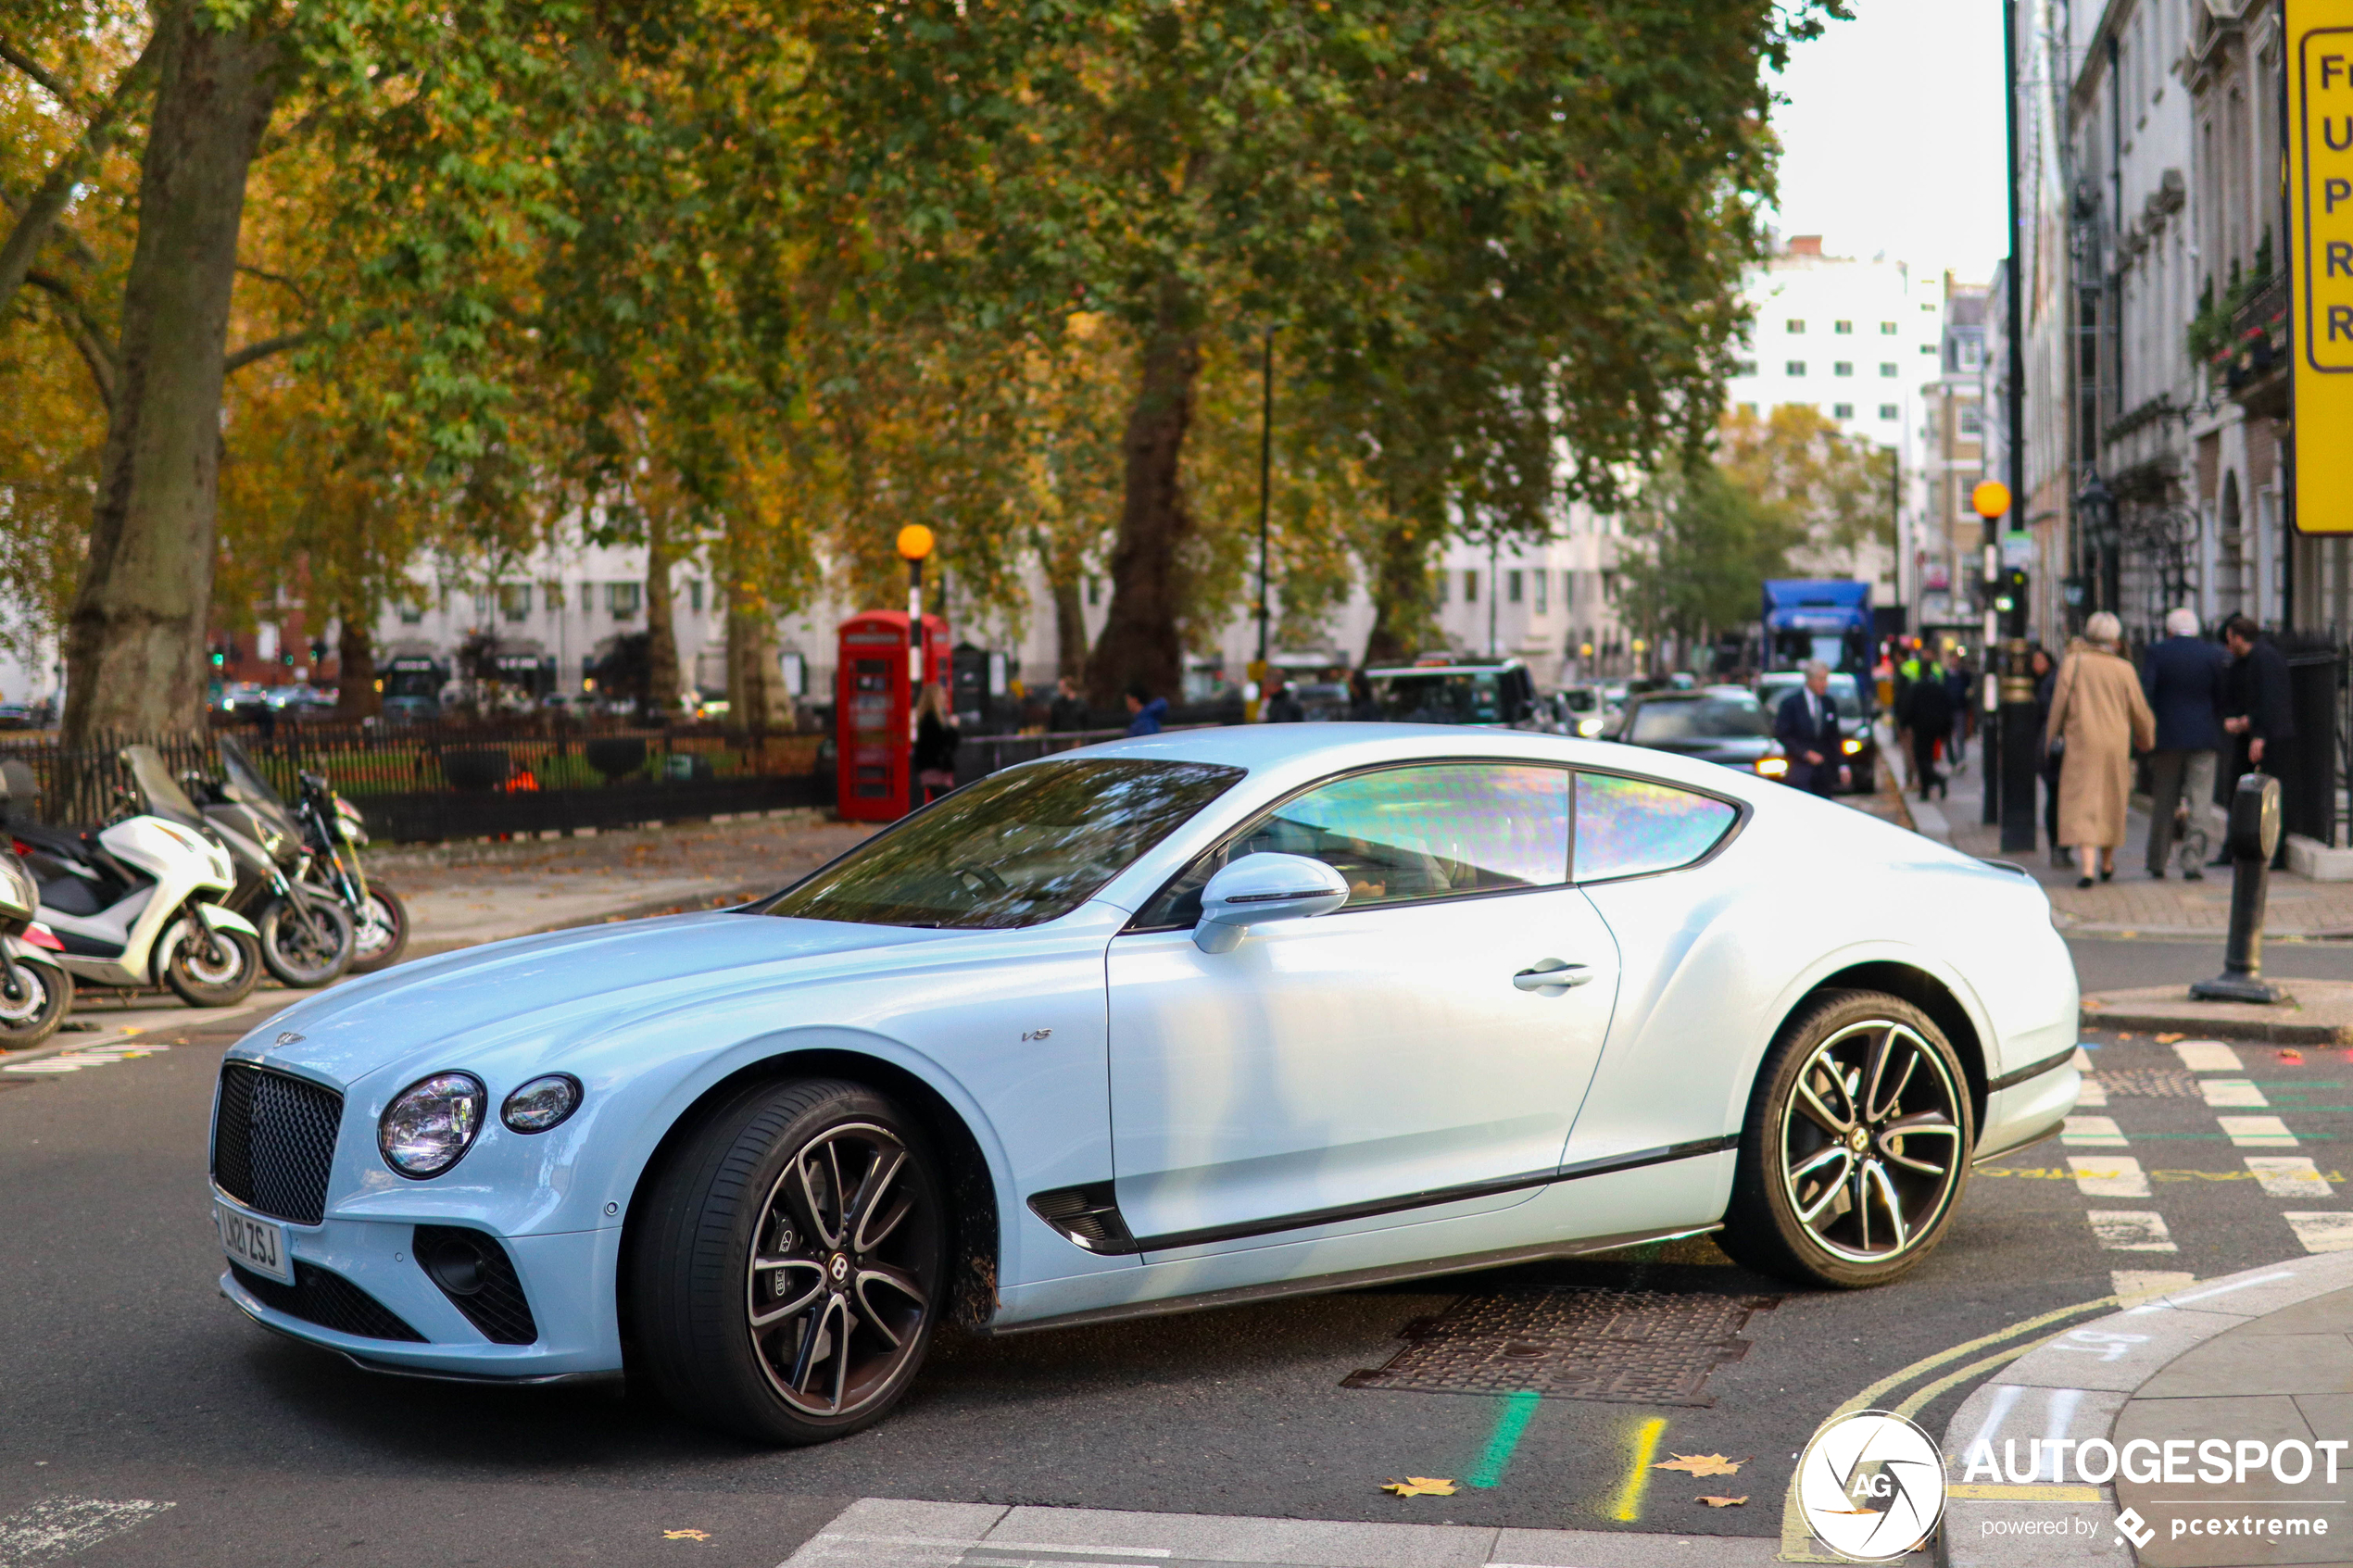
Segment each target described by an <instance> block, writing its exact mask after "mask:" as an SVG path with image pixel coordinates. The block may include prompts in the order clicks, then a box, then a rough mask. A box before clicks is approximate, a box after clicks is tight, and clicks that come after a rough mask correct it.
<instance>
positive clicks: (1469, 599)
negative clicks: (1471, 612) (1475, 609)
mask: <svg viewBox="0 0 2353 1568" xmlns="http://www.w3.org/2000/svg"><path fill="white" fill-rule="evenodd" d="M1463 602H1464V603H1465V604H1466V605H1475V604H1477V603H1478V572H1476V571H1466V572H1464V573H1463Z"/></svg>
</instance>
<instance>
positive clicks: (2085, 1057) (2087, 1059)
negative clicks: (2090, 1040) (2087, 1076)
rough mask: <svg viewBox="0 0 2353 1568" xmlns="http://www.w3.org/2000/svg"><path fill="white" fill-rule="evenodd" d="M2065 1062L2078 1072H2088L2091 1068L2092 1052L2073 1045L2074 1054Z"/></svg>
mask: <svg viewBox="0 0 2353 1568" xmlns="http://www.w3.org/2000/svg"><path fill="white" fill-rule="evenodd" d="M2067 1064H2068V1065H2069V1066H2070V1067H2072V1068H2074V1069H2075V1070H2076V1071H2077V1072H2078V1073H2089V1072H2090V1071H2091V1070H2092V1053H2091V1052H2090V1051H2087V1050H2085V1049H2084V1048H2083V1047H2081V1046H2078V1047H2075V1054H2074V1055H2073V1056H2071V1057H2070V1058H2069V1059H2068V1063H2067Z"/></svg>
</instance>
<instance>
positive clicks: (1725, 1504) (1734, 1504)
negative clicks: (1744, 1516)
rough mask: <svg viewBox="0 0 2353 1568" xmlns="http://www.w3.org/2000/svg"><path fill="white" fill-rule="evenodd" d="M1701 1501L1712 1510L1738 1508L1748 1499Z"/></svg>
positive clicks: (1705, 1499) (1708, 1499)
mask: <svg viewBox="0 0 2353 1568" xmlns="http://www.w3.org/2000/svg"><path fill="white" fill-rule="evenodd" d="M1699 1500H1700V1501H1702V1502H1704V1503H1705V1504H1706V1505H1707V1506H1708V1507H1710V1508H1738V1507H1740V1505H1741V1504H1743V1503H1744V1502H1746V1501H1747V1500H1748V1499H1746V1498H1702V1499H1699Z"/></svg>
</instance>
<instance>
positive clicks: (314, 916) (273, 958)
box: [182, 735, 358, 989]
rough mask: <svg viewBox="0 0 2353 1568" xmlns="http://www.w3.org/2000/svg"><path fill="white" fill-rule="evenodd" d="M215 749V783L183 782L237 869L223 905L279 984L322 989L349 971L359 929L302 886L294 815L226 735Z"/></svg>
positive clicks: (300, 836) (300, 837)
mask: <svg viewBox="0 0 2353 1568" xmlns="http://www.w3.org/2000/svg"><path fill="white" fill-rule="evenodd" d="M215 745H216V746H218V748H219V751H220V770H221V777H220V779H218V780H213V779H207V778H205V777H204V776H203V775H202V774H200V773H191V774H188V775H186V777H185V778H184V779H183V781H182V782H183V783H184V784H185V785H186V787H187V790H188V793H189V795H190V796H191V797H194V798H195V801H196V802H197V804H198V805H199V807H200V808H201V809H203V811H204V817H205V822H206V825H207V826H208V828H210V830H211V831H212V833H213V834H214V835H215V836H216V837H217V838H219V839H220V842H221V843H222V845H224V846H225V847H227V848H228V851H229V859H230V860H231V862H232V863H233V865H234V866H235V867H236V872H237V885H236V887H235V888H234V889H233V891H232V892H231V893H230V895H229V897H226V898H224V899H222V900H221V902H222V904H223V905H225V906H226V907H227V908H229V909H234V910H236V911H237V912H238V913H239V914H242V915H244V916H245V918H246V919H247V920H250V921H251V922H253V923H254V928H255V929H256V930H257V931H258V932H259V933H260V934H261V961H262V962H263V963H264V964H265V965H267V966H268V967H269V970H270V972H271V973H272V974H274V975H276V976H277V977H278V979H279V980H280V981H281V982H282V983H283V984H285V985H291V986H294V987H296V988H297V989H308V988H309V987H312V986H318V985H326V984H327V983H328V982H329V981H332V980H333V979H334V978H335V977H336V976H338V975H340V974H342V973H343V972H344V971H345V970H346V969H347V968H349V967H350V965H351V961H352V959H353V958H354V957H355V956H356V954H357V951H358V935H357V930H356V927H357V922H355V921H354V920H353V919H352V917H351V912H350V911H349V910H348V909H345V908H344V907H343V905H342V903H341V901H340V900H339V899H337V898H336V897H334V895H333V893H331V892H327V891H323V890H321V889H317V888H314V887H312V886H311V885H310V884H308V883H307V882H305V881H303V880H302V872H303V868H304V861H305V859H306V858H307V853H306V843H305V834H304V831H303V825H302V822H301V821H300V820H299V819H298V818H297V817H296V813H295V811H294V809H293V808H291V807H289V806H288V805H287V804H286V803H285V801H284V800H283V799H282V798H281V797H279V795H278V792H277V791H276V790H274V789H272V788H271V787H270V783H269V781H268V780H267V779H265V778H263V777H262V776H261V770H259V769H258V768H257V767H255V766H254V764H253V759H252V758H250V757H248V756H246V755H245V748H244V747H243V746H239V745H238V744H237V743H236V742H235V741H233V740H231V739H229V738H228V737H227V736H225V735H224V736H221V737H220V738H219V739H218V740H217V741H216V742H215Z"/></svg>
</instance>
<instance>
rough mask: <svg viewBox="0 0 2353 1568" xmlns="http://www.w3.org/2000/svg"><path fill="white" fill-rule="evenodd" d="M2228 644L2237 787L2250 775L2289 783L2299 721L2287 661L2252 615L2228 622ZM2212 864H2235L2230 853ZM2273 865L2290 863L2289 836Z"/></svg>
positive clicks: (2226, 724)
mask: <svg viewBox="0 0 2353 1568" xmlns="http://www.w3.org/2000/svg"><path fill="white" fill-rule="evenodd" d="M2222 640H2223V642H2225V643H2227V644H2229V645H2230V649H2231V670H2230V677H2229V680H2228V681H2227V682H2226V683H2225V684H2224V688H2223V692H2224V695H2223V702H2222V711H2223V713H2224V714H2225V715H2226V717H2225V718H2224V719H2223V721H2222V728H2223V729H2225V730H2227V731H2229V732H2230V733H2231V734H2233V735H2235V736H2237V737H2238V756H2237V758H2236V759H2234V760H2235V765H2234V766H2233V768H2232V770H2231V779H2232V782H2233V784H2236V782H2237V780H2238V777H2239V775H2240V774H2242V773H2250V772H2262V773H2269V774H2271V776H2272V777H2273V778H2284V777H2286V776H2287V771H2288V752H2289V750H2290V748H2291V747H2293V746H2295V744H2296V719H2295V716H2294V714H2293V713H2292V711H2291V710H2290V709H2289V706H2288V689H2287V659H2285V658H2284V657H2283V656H2282V655H2281V653H2280V650H2279V649H2277V648H2275V647H2273V646H2271V643H2270V641H2269V640H2268V639H2266V638H2265V637H2264V636H2263V634H2262V629H2261V628H2260V627H2259V626H2257V625H2256V623H2255V621H2254V620H2253V618H2252V617H2249V616H2245V615H2233V617H2231V618H2230V620H2228V621H2224V622H2223V623H2222ZM2211 863H2212V864H2214V865H2218V866H2223V865H2228V864H2230V855H2229V852H2228V851H2227V850H2226V851H2225V852H2224V853H2223V854H2222V855H2221V856H2219V857H2217V858H2216V859H2214V860H2213V861H2212V862H2211ZM2271 863H2272V864H2273V865H2274V866H2284V865H2286V864H2287V834H2280V848H2279V855H2278V857H2277V858H2276V859H2273V860H2272V862H2271Z"/></svg>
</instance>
